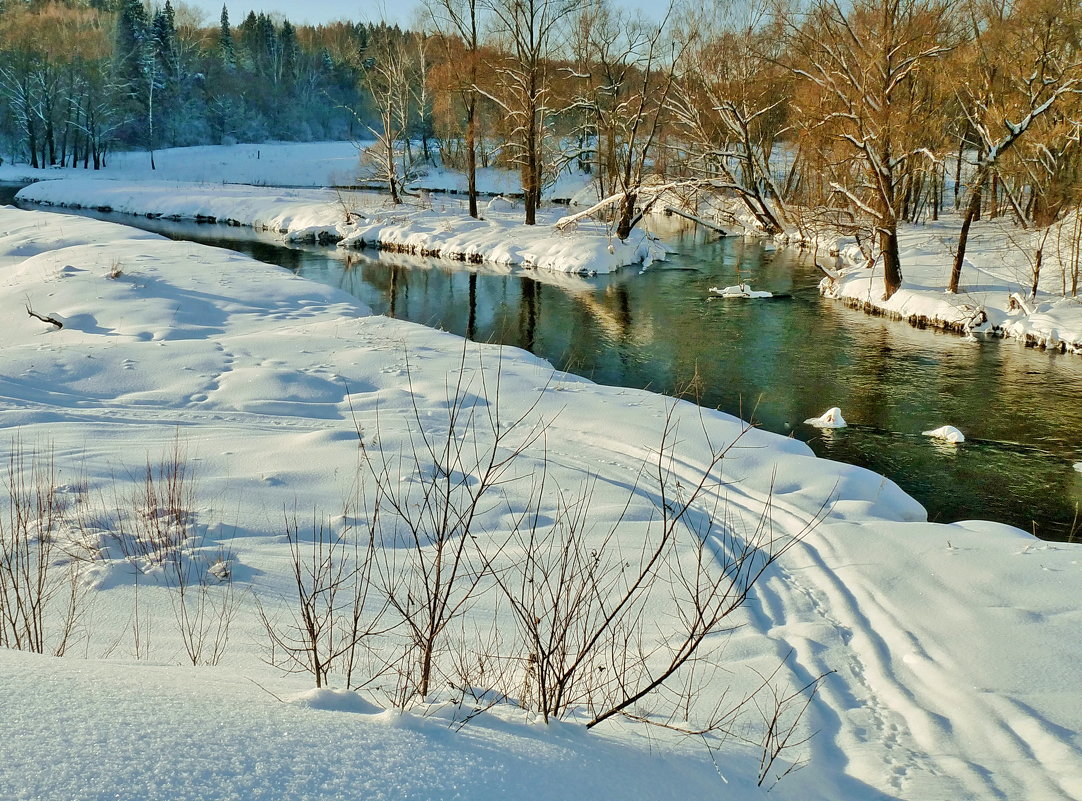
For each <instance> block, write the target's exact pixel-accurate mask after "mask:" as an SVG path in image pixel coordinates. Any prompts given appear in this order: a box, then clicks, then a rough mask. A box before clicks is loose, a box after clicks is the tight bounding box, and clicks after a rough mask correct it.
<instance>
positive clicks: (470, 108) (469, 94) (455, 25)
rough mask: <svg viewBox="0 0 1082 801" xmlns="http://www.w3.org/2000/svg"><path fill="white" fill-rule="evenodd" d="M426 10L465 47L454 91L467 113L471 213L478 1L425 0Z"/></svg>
mask: <svg viewBox="0 0 1082 801" xmlns="http://www.w3.org/2000/svg"><path fill="white" fill-rule="evenodd" d="M428 10H429V14H430V15H431V17H432V20H433V22H434V24H435V26H436V29H437V30H439V31H442V32H444V33H446V34H450V35H453V36H457V37H459V38H460V39H461V41H462V44H463V48H464V50H465V60H466V70H465V72H464V74H462V78H461V83H460V84H459V86H458V89H457V92H458V95H459V97H460V98H461V102H462V107H463V110H464V111H465V113H466V131H465V138H466V141H465V148H466V189H467V194H468V195H469V210H470V216H471V217H474V218H476V217H477V216H478V212H477V107H478V98H479V93H478V90H477V72H478V61H479V60H480V58H481V41H480V25H481V21H482V18H481V0H428Z"/></svg>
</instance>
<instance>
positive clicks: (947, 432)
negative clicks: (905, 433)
mask: <svg viewBox="0 0 1082 801" xmlns="http://www.w3.org/2000/svg"><path fill="white" fill-rule="evenodd" d="M921 433H922V434H924V436H926V437H935V438H936V439H941V440H943V441H944V442H953V443H956V444H957V443H959V442H965V441H966V437H965V434H963V433H962V432H961V431H959V430H958V429H957V428H955V427H954V426H940V427H939V428H936V429H933V430H932V431H922V432H921Z"/></svg>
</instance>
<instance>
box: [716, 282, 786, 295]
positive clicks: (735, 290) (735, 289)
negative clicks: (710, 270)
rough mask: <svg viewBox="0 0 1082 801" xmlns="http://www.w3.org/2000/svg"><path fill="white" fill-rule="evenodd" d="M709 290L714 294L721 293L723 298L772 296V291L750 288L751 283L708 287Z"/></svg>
mask: <svg viewBox="0 0 1082 801" xmlns="http://www.w3.org/2000/svg"><path fill="white" fill-rule="evenodd" d="M710 291H711V292H713V293H714V294H715V295H721V297H723V298H772V297H774V293H773V292H766V291H765V290H755V289H752V288H751V284H743V283H741V284H737V285H736V286H727V287H724V288H722V289H718V288H717V287H716V286H712V287H710Z"/></svg>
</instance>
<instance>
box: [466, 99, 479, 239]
mask: <svg viewBox="0 0 1082 801" xmlns="http://www.w3.org/2000/svg"><path fill="white" fill-rule="evenodd" d="M470 92H471V97H470V99H469V100H467V101H466V191H467V192H468V193H469V195H470V216H471V217H473V218H474V219H475V220H476V219H477V217H478V213H477V97H476V95H474V94H473V90H472V89H471V90H470Z"/></svg>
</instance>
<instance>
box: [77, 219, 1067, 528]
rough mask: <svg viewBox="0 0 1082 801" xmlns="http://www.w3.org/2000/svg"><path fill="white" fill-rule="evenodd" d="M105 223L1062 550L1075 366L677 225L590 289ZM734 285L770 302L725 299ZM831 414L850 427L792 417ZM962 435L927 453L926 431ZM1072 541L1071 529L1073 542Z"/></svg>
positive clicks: (244, 235)
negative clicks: (743, 423)
mask: <svg viewBox="0 0 1082 801" xmlns="http://www.w3.org/2000/svg"><path fill="white" fill-rule="evenodd" d="M93 216H104V217H106V218H107V219H114V220H117V221H121V222H125V223H128V224H136V225H139V226H140V227H146V228H149V229H151V230H156V231H159V232H161V233H164V234H165V235H167V236H171V237H174V238H178V239H189V240H196V241H200V242H205V243H207V244H212V245H218V246H223V247H230V248H233V249H234V250H239V251H243V252H246V253H249V254H251V255H252V256H254V257H256V258H258V259H260V260H262V261H268V262H272V263H276V264H280V265H282V266H284V267H288V268H289V269H291V270H293V271H295V272H297V273H298V274H300V275H303V276H305V277H307V278H311V279H314V280H317V281H321V282H324V283H328V284H331V285H333V286H337V287H339V288H341V289H343V290H345V291H347V292H349V293H351V294H353V295H355V296H356V297H358V298H360V299H361V300H362V301H364V302H365V303H366V304H368V305H369V306H370V307H371V308H372V309H373V310H374V311H376V312H377V313H381V314H388V315H390V316H393V317H398V318H401V319H408V320H413V321H416V322H419V323H423V324H425V325H428V326H433V327H438V328H443V329H446V330H448V331H453V332H456V333H459V334H464V335H466V336H469V337H470V338H472V339H475V340H479V341H493V342H502V343H506V344H511V345H516V346H518V347H521V348H524V349H526V350H529V351H531V352H533V353H536V354H537V355H539V356H542V357H544V358H546V359H548V360H549V361H551V362H552V363H553V364H554V365H556V366H557V367H559V368H560V369H565V370H569V371H572V372H575V373H578V374H580V375H584V376H587V377H589V378H592V379H594V380H596V381H599V382H602V383H606V384H616V385H623V386H634V387H646V388H649V389H652V390H654V391H658V392H665V393H670V394H680V393H683V392H685V391H687V390H688V389H689V387H694V391H695V394H696V397H698V398H699V399H700V401H701V402H702V403H703V404H704V405H707V406H712V407H719V408H721V409H724V410H726V411H730V412H733V413H738V414H742V415H743V416H745V417H752V418H753V419H754V420H755V422H757V423H758V424H759V425H762V426H763V427H764V428H767V429H769V430H772V431H776V432H779V433H783V434H793V435H795V436H798V437H800V438H802V439H807V440H808V442H809V444H811V446H812V447H813V448H814V449H815V450H816V452H817V453H819V454H820V455H823V456H827V457H829V458H833V459H838V460H840V461H845V462H850V463H853V464H858V465H862V466H865V467H869V468H870V469H872V470H875V471H876V472H879V473H882V474H884V475H887V476H889V477H891V478H893V479H894V480H895V481H897V482H898V483H899V484H901V485H902V486H903V487H904V488H905V489H906V490H907V491H908V492H910V493H911V494H912V495H914V496H915V497H916V498H918V499H919V500H920V501H921V502H922V503H923V504H924V505H925V506H926V507H927V508H928V511H929V516H930V517H931V518H932V519H935V520H942V521H949V520H957V519H962V518H974V517H975V518H987V519H996V520H1002V521H1007V522H1011V523H1013V524H1015V525H1017V526H1020V527H1022V528H1025V529H1027V530H1035V531H1036V533H1038V534H1039V535H1041V536H1045V537H1050V538H1065V537H1067V536H1068V533H1069V532H1070V531H1071V530H1072V528H1073V526H1074V521H1075V514H1076V505H1077V504H1079V503H1082V474H1079V473H1077V472H1075V471H1073V470H1072V467H1071V465H1072V463H1073V462H1077V461H1082V442H1080V434H1079V432H1080V431H1082V404H1080V403H1079V402H1078V399H1079V389H1080V388H1082V358H1079V357H1078V356H1060V355H1056V354H1047V353H1042V352H1038V351H1033V350H1028V351H1027V350H1024V349H1022V348H1020V347H1019V346H1017V345H1014V344H1012V343H1010V342H1006V343H1004V342H998V341H994V342H982V343H978V344H974V343H970V342H965V341H964V340H962V339H961V338H959V337H954V336H950V335H944V334H937V333H934V332H930V331H919V330H916V329H913V328H910V327H909V326H906V325H904V324H900V323H895V322H890V321H887V320H883V319H881V318H875V317H868V316H865V315H862V314H860V313H857V312H854V311H851V310H848V309H845V308H843V307H841V306H839V305H837V304H834V303H831V302H829V301H824V300H823V299H821V298H820V297H819V295H818V292H817V290H816V284H817V282H818V278H819V276H818V273H817V271H816V270H815V268H814V267H813V266H812V265H810V264H809V263H806V262H805V261H803V260H802V259H801V258H800V256H799V254H796V253H793V252H791V251H788V250H778V251H774V250H769V249H764V248H762V247H760V246H759V245H758V244H756V243H755V242H751V241H744V240H740V239H724V240H720V241H719V240H716V239H713V238H711V239H707V238H704V237H702V236H700V235H698V234H697V233H695V232H689V231H687V230H686V229H681V230H671V231H669V233H668V236H667V241H668V242H669V244H670V246H671V247H672V248H673V249H674V250H675V251H676V252H675V253H674V255H673V256H672V258H671V260H670V261H668V262H666V263H661V264H657V265H654V266H653V267H651V268H650V269H649V270H646V271H645V272H641V273H640V271H638V270H635V269H629V270H626V271H624V272H622V273H619V274H617V275H613V276H599V277H597V278H593V279H586V278H583V277H581V276H568V275H561V274H556V273H549V272H545V271H523V270H519V269H513V268H508V267H501V266H492V265H483V266H482V265H468V266H467V265H462V264H454V265H447V264H445V263H441V262H438V261H433V260H431V259H420V258H415V257H410V256H404V255H400V254H382V253H372V252H368V251H364V252H354V251H340V250H337V249H335V248H319V247H314V246H296V247H286V246H283V245H282V244H281V243H279V242H276V241H274V240H272V239H271V238H270V237H267V236H262V235H259V234H256V233H254V232H251V231H247V230H246V229H237V228H226V227H224V226H197V225H194V224H186V223H176V222H170V221H164V220H153V221H152V220H145V219H142V218H131V217H124V216H118V215H93ZM740 280H747V281H749V282H750V283H751V284H752V286H753V287H754V288H755V289H766V290H769V291H771V292H773V293H775V295H776V296H779V297H776V298H774V299H771V300H726V299H722V298H718V297H717V296H715V295H712V294H711V293H710V291H709V289H710V287H712V286H725V285H728V284H731V283H736V282H738V281H740ZM831 406H840V407H841V409H842V412H843V413H844V415H845V417H846V419H847V420H848V421H849V422H850V424H851V426H850V428H847V429H842V430H840V431H831V432H829V433H827V432H821V431H818V430H816V429H812V428H810V427H809V426H806V425H804V424H803V422H802V421H803V420H804V419H806V418H809V417H815V416H818V415H819V414H821V413H822V412H823V411H824V410H825V409H827V408H829V407H831ZM944 424H951V425H955V426H958V427H959V428H961V429H962V430H963V431H964V432H965V434H966V437H967V442H966V443H965V444H964V445H962V446H961V447H957V446H951V450H950V451H949V452H944V451H942V450H940V449H937V447H936V445H935V444H934V443H933V442H931V441H929V439H928V438H926V437H922V436H920V432H921V431H924V430H928V429H931V428H936V427H938V426H940V425H944ZM1080 534H1082V532H1080Z"/></svg>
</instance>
